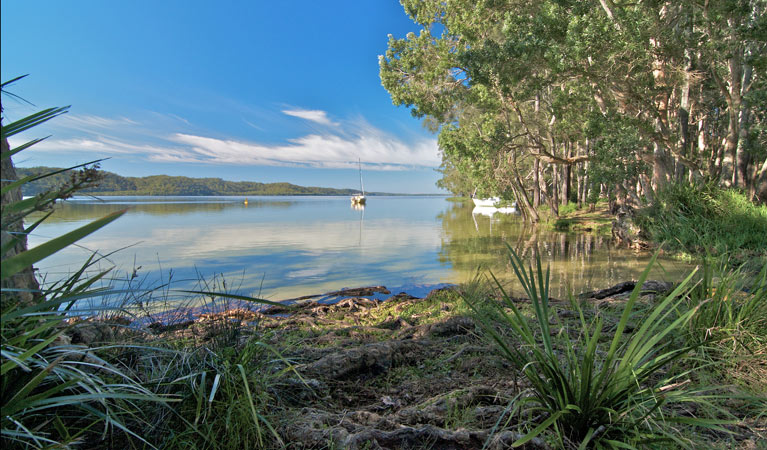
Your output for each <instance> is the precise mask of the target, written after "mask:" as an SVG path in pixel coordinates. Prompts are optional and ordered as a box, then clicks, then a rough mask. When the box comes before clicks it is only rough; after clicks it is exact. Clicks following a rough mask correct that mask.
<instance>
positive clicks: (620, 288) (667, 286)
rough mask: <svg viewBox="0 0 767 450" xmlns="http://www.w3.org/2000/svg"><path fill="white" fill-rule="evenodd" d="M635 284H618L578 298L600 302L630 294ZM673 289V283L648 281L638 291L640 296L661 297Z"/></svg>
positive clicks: (628, 282)
mask: <svg viewBox="0 0 767 450" xmlns="http://www.w3.org/2000/svg"><path fill="white" fill-rule="evenodd" d="M636 284H637V282H636V281H624V282H623V283H618V284H616V285H615V286H612V287H609V288H607V289H602V290H599V291H592V292H585V293H583V294H580V295H579V296H578V297H579V298H581V299H595V300H602V299H605V298H608V297H614V296H617V295H623V294H629V293H631V291H633V290H634V288H635V287H636ZM673 288H674V283H667V282H665V281H656V280H650V281H645V282H644V283H643V284H642V288H641V289H642V290H641V291H640V294H641V295H648V294H654V295H662V294H665V293H666V292H669V291H670V290H672V289H673Z"/></svg>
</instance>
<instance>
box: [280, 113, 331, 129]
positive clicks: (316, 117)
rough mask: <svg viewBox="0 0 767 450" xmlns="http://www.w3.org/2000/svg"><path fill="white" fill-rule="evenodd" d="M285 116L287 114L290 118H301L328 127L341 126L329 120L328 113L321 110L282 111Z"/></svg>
mask: <svg viewBox="0 0 767 450" xmlns="http://www.w3.org/2000/svg"><path fill="white" fill-rule="evenodd" d="M282 113H283V114H287V115H289V116H293V117H299V118H301V119H305V120H310V121H312V122H316V123H318V124H320V125H328V126H334V127H335V126H338V125H339V124H338V123H336V122H333V121H332V120H330V119H329V118H328V113H326V112H325V111H320V110H316V109H315V110H310V109H286V110H283V111H282Z"/></svg>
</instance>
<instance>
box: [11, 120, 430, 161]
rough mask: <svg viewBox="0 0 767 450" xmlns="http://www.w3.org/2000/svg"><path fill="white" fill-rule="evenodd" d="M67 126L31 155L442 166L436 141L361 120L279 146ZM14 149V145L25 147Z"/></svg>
mask: <svg viewBox="0 0 767 450" xmlns="http://www.w3.org/2000/svg"><path fill="white" fill-rule="evenodd" d="M284 112H285V113H286V114H289V115H295V116H297V117H302V118H305V119H307V120H312V121H314V122H317V123H322V122H323V121H326V122H327V123H329V124H334V123H333V122H330V121H329V120H328V119H327V115H326V114H325V113H324V112H323V111H308V110H293V111H289V112H288V111H284ZM147 123H151V121H150V122H147ZM68 124H69V125H71V128H69V131H68V132H66V133H56V134H55V135H54V136H62V134H63V135H64V137H61V138H59V139H56V138H55V137H54V138H50V139H47V140H45V141H43V142H41V143H39V144H37V145H35V146H34V147H32V149H30V152H41V153H42V152H57V153H60V152H73V153H75V152H76V153H78V154H81V155H82V154H92V156H93V158H94V159H95V158H99V157H104V156H110V155H115V156H116V155H130V156H132V157H133V158H138V159H141V158H143V159H146V160H148V161H158V162H183V163H198V164H236V165H252V166H291V167H314V168H333V169H339V168H356V167H357V159H360V160H361V161H362V163H363V165H364V167H365V169H367V170H408V169H414V168H426V167H437V166H438V165H439V164H440V161H441V158H440V155H439V150H438V147H437V141H436V139H433V138H420V139H418V140H416V141H415V142H409V143H407V142H404V141H403V140H401V139H400V138H398V137H396V136H392V135H390V134H388V133H386V132H384V131H382V130H380V129H378V128H376V127H373V126H372V125H370V124H368V123H366V122H364V121H363V120H358V121H356V122H354V123H352V122H347V123H344V124H343V125H340V124H339V127H338V129H336V130H333V131H332V132H331V131H328V132H324V133H314V134H308V135H304V136H300V137H297V138H294V139H289V140H287V141H284V142H282V143H276V144H271V143H270V144H265V143H259V142H253V141H247V140H241V139H226V138H217V137H210V136H205V135H203V134H201V133H195V132H180V130H179V131H177V132H174V133H172V134H168V133H167V132H164V133H160V132H158V131H157V130H156V129H151V128H144V127H142V126H140V125H139V124H138V122H135V121H132V120H130V119H126V118H118V119H108V118H99V117H96V116H74V117H72V120H70V121H69V122H68ZM334 125H335V124H334ZM167 126H168V124H167V123H164V124H163V128H164V127H167ZM176 129H177V130H178V128H176ZM11 144H12V146H15V145H18V144H21V142H18V143H17V142H11Z"/></svg>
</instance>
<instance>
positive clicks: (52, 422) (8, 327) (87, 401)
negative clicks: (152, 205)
mask: <svg viewBox="0 0 767 450" xmlns="http://www.w3.org/2000/svg"><path fill="white" fill-rule="evenodd" d="M13 81H15V80H13ZM9 83H10V82H9ZM9 83H3V85H2V88H3V92H5V88H6V86H7V85H8V84H9ZM66 111H67V108H50V109H46V110H44V111H41V112H39V113H35V114H32V115H30V116H28V117H25V118H23V119H20V120H17V121H15V122H12V123H9V124H2V132H1V135H2V136H0V138H1V139H2V141H3V152H2V155H0V158H2V163H3V165H4V166H6V165H8V166H9V167H12V162H11V157H12V156H13V155H15V154H18V152H20V151H22V150H24V149H27V148H29V147H31V146H32V145H34V144H35V143H37V142H40V140H41V139H35V140H32V141H30V142H28V143H26V144H23V145H20V146H18V147H16V148H15V149H10V148H7V146H6V145H5V144H6V143H7V139H8V138H9V137H11V136H13V135H15V134H17V133H20V132H22V131H26V130H29V129H30V128H32V127H34V126H36V125H39V124H41V123H43V122H45V121H47V120H50V119H52V118H54V117H56V116H58V115H60V114H63V113H65V112H66ZM75 168H82V170H80V171H79V172H75V174H74V175H73V176H72V178H71V182H70V183H69V184H68V185H66V186H62V187H61V188H60V189H58V190H56V191H51V192H47V193H44V194H41V195H39V196H36V197H30V198H27V199H23V198H20V196H12V195H6V194H9V193H11V192H12V191H14V190H16V189H20V188H21V187H22V186H23V185H24V184H25V183H29V182H31V181H33V178H35V179H36V178H40V177H41V176H38V177H27V178H24V179H21V180H18V181H12V180H3V181H4V183H3V186H2V194H3V205H2V234H3V245H2V271H1V272H2V273H1V274H0V279H1V280H2V281H3V288H2V291H1V292H0V295H1V297H2V298H1V299H0V300H1V301H0V304H2V311H1V312H2V318H1V319H0V334H2V351H1V352H0V353H1V354H2V355H1V358H0V361H1V365H0V374H1V375H2V381H1V382H0V402H1V404H2V415H1V416H0V436H1V437H2V443H3V447H4V448H8V447H11V448H13V447H22V448H29V447H33V448H44V447H69V446H73V445H77V444H80V443H90V444H91V445H92V444H93V442H96V441H98V440H101V439H104V438H105V437H106V436H107V435H110V436H111V435H113V434H120V433H123V434H124V435H131V436H133V438H135V439H138V440H143V438H141V437H140V436H139V435H138V434H136V433H134V432H133V431H131V430H130V429H129V428H128V427H127V426H126V423H127V422H129V421H131V422H135V421H138V422H140V421H141V417H140V414H139V412H140V411H141V407H140V405H139V403H141V402H146V401H151V402H157V401H164V400H163V399H162V398H160V397H158V396H156V395H154V394H152V393H151V392H150V391H148V390H147V389H145V388H144V387H142V386H141V384H140V383H139V382H138V381H137V380H136V379H135V377H134V376H132V375H131V374H129V373H126V372H125V371H124V370H122V369H121V368H118V367H116V366H115V365H113V364H110V363H109V362H107V361H105V360H104V359H102V358H101V357H99V356H98V354H99V351H98V350H99V349H98V348H93V347H90V348H89V347H86V346H84V345H72V344H71V341H70V339H69V338H68V336H67V335H66V331H67V330H68V328H70V325H69V324H68V322H67V316H66V315H65V313H66V311H67V310H69V309H70V308H72V307H73V306H74V305H75V303H76V302H78V301H80V300H83V299H88V298H93V297H99V296H103V295H105V294H106V293H107V292H106V291H105V290H104V289H99V288H96V287H94V286H95V283H96V282H98V281H99V280H101V279H102V278H103V277H104V276H105V275H106V274H107V272H108V271H105V272H100V273H97V274H95V275H89V276H86V275H85V271H86V269H87V268H88V267H90V265H91V263H92V262H93V259H90V260H88V261H86V263H85V264H84V265H83V267H82V269H81V270H79V271H77V272H76V273H75V274H74V275H72V276H71V277H69V278H67V279H64V280H61V281H60V282H58V283H53V284H51V285H50V286H48V287H46V288H42V289H39V290H38V289H31V288H30V287H28V286H19V285H17V284H15V283H14V282H12V281H11V280H12V277H13V276H14V275H16V274H18V273H20V272H21V271H23V270H27V268H29V267H31V266H32V265H33V264H35V263H37V262H38V261H40V260H42V259H44V258H46V257H48V256H50V255H52V254H54V253H56V252H58V251H59V250H61V249H64V248H66V247H67V246H69V245H72V244H73V243H75V242H76V241H78V240H80V239H82V238H83V237H85V236H87V235H89V234H91V233H93V232H95V231H97V230H98V229H100V228H102V227H104V226H105V225H107V224H109V223H110V222H112V221H114V220H115V219H117V218H118V217H120V215H122V214H123V212H124V211H121V212H117V213H114V214H110V215H108V216H105V217H103V218H101V219H98V220H96V221H93V222H91V223H89V224H87V225H85V226H83V227H80V228H78V229H76V230H74V231H71V232H69V233H66V234H64V235H62V236H59V237H57V238H55V239H51V240H50V241H48V242H46V243H44V244H41V245H39V246H37V247H35V248H32V249H28V250H27V249H24V248H23V247H25V246H23V247H22V248H21V250H18V249H19V246H18V245H17V244H18V243H19V242H20V241H22V240H24V238H25V236H26V235H27V234H28V233H30V232H31V231H32V230H34V229H35V228H36V227H37V226H38V225H39V224H40V223H41V222H42V221H43V220H45V217H47V215H46V216H45V217H44V218H43V219H41V220H38V221H37V222H34V223H32V224H31V225H28V226H25V224H24V223H23V220H24V218H25V217H27V216H28V215H29V214H31V213H33V212H37V211H42V210H47V209H50V206H52V205H53V203H55V202H56V201H57V200H59V199H62V198H67V197H69V196H71V195H72V194H73V193H74V192H76V191H77V190H78V189H80V188H82V187H85V186H88V185H90V184H92V183H93V182H94V181H95V180H96V179H97V178H96V176H97V174H96V167H93V166H89V167H83V166H77V167H74V168H70V169H75ZM43 176H46V175H43ZM12 250H13V251H12ZM30 290H32V292H29V291H30ZM30 294H31V295H30ZM113 432H117V433H113Z"/></svg>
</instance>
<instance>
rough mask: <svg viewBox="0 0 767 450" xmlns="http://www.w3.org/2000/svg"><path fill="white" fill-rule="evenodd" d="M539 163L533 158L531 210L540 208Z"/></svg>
mask: <svg viewBox="0 0 767 450" xmlns="http://www.w3.org/2000/svg"><path fill="white" fill-rule="evenodd" d="M540 166H541V161H540V160H539V159H538V158H535V161H534V162H533V208H535V209H538V207H539V206H541V183H540V170H541V167H540Z"/></svg>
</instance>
